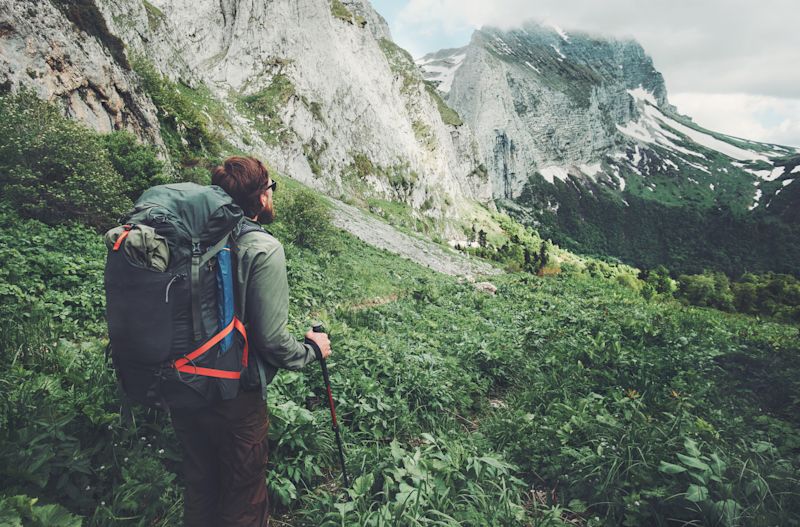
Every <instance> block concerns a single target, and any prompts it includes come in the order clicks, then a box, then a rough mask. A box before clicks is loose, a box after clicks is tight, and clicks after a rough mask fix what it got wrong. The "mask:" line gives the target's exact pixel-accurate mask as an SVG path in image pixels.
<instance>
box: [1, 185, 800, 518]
mask: <svg viewBox="0 0 800 527" xmlns="http://www.w3.org/2000/svg"><path fill="white" fill-rule="evenodd" d="M282 188H283V187H282ZM292 192H293V191H292ZM294 199H296V196H295V197H294ZM287 218H288V216H287ZM319 222H320V223H319V224H320V225H324V224H325V222H324V219H322V220H319ZM32 225H35V224H34V223H31V222H30V221H29V220H19V219H16V220H15V219H13V216H9V217H8V218H7V220H6V223H5V224H4V228H3V232H4V233H8V236H7V237H6V238H4V239H3V243H2V247H3V251H8V250H14V251H16V252H17V253H19V254H20V255H22V256H21V257H16V258H15V261H16V264H17V266H18V267H20V268H23V267H24V268H25V269H26V271H27V272H26V276H27V278H28V279H31V280H32V279H34V278H36V279H39V280H44V281H50V280H52V279H54V278H61V277H63V276H65V273H64V272H63V271H62V270H61V268H59V267H52V266H45V267H42V266H39V267H37V266H31V265H29V263H30V262H31V261H35V258H36V257H35V254H36V253H33V254H32V255H30V256H29V252H30V251H31V248H32V247H37V248H42V249H43V252H44V253H45V254H47V256H48V259H49V260H50V261H51V262H58V263H59V264H60V265H62V266H65V265H71V266H73V267H78V268H81V267H85V266H87V265H89V266H91V267H92V268H93V269H94V271H92V272H93V273H94V276H95V278H94V279H88V278H87V277H79V278H77V279H74V280H72V281H71V282H70V283H71V284H72V285H71V287H72V288H73V289H72V290H70V289H69V286H67V289H62V290H61V291H60V293H59V294H60V296H61V302H62V303H64V302H68V301H71V300H69V299H71V298H73V297H76V296H77V297H81V296H84V295H86V294H88V293H78V292H79V291H81V290H83V288H85V287H87V285H86V284H87V283H88V284H91V287H93V288H94V292H95V294H96V297H95V299H96V302H95V303H94V304H92V305H90V306H87V307H86V308H85V309H88V310H89V311H88V312H86V311H83V312H78V311H73V312H68V313H67V314H66V315H65V316H64V317H63V318H62V319H54V318H53V317H48V318H47V319H48V320H52V323H51V324H50V325H49V326H48V328H47V331H48V333H42V331H44V330H42V329H37V327H35V326H27V327H25V330H24V333H25V334H23V335H18V337H17V340H15V342H14V343H13V346H9V345H8V344H9V341H8V340H7V338H8V337H7V333H6V332H4V333H3V344H4V346H3V355H4V358H5V361H6V363H7V364H13V367H11V368H9V369H6V370H4V372H3V373H2V378H1V379H0V382H1V383H2V384H3V386H6V387H7V390H6V393H8V397H7V400H6V402H5V404H4V405H3V407H2V413H0V417H2V419H3V426H2V427H1V428H0V430H2V432H0V433H2V434H3V437H2V443H0V444H2V445H3V448H2V451H0V474H2V477H3V480H4V481H9V482H14V483H12V484H11V486H10V487H8V488H6V489H4V491H3V492H5V493H7V494H8V495H18V494H27V495H28V496H39V497H40V498H41V501H42V502H43V503H58V504H61V505H62V506H64V507H66V508H67V509H69V511H70V512H71V513H72V514H79V515H81V516H83V517H84V518H85V519H86V520H85V521H86V522H88V523H87V524H88V525H110V524H113V523H114V522H115V521H120V520H114V519H113V518H122V517H129V518H130V520H128V521H130V522H131V523H132V524H140V523H141V524H153V525H175V524H177V523H178V522H179V521H180V519H179V517H180V497H179V496H180V488H179V486H178V485H179V483H180V480H179V479H178V478H177V477H176V476H175V475H174V474H175V472H177V470H178V457H179V447H178V446H177V444H176V443H175V439H174V436H173V435H172V433H171V431H170V428H169V426H167V425H166V420H165V418H164V416H163V415H156V414H152V413H148V412H144V411H141V410H137V413H136V420H135V424H134V423H128V424H124V423H122V422H121V421H120V417H119V415H118V413H117V411H118V404H117V395H116V391H115V386H114V381H113V377H112V375H111V374H110V372H109V371H108V370H107V369H106V368H105V365H104V362H103V352H102V350H103V344H104V342H103V340H102V329H101V324H102V293H101V292H100V291H99V287H100V285H99V284H100V281H101V280H100V273H101V272H102V271H101V269H102V260H103V257H102V254H103V252H104V247H103V246H102V242H101V241H100V240H99V239H98V238H97V237H96V236H94V235H93V234H92V233H91V231H88V230H84V231H83V232H85V234H84V235H83V237H82V238H80V239H77V240H76V244H79V245H81V246H82V247H83V251H82V252H81V253H78V252H77V251H76V250H75V249H74V248H72V247H64V248H62V249H59V247H63V246H62V242H61V239H62V238H63V235H62V234H61V233H59V232H55V231H52V230H47V229H44V228H42V229H40V231H39V232H40V233H41V234H34V235H33V238H34V239H38V240H39V241H38V243H33V242H30V241H28V240H25V241H23V240H24V238H25V237H24V236H22V235H21V233H22V232H25V233H26V234H27V233H28V232H31V226H32ZM275 227H276V229H275V230H276V233H277V234H278V235H281V236H283V235H284V234H283V232H284V231H283V229H284V226H281V225H280V224H277V225H276V226H275ZM76 229H77V230H78V231H80V229H81V228H79V227H76ZM287 232H288V231H287ZM335 237H336V238H337V239H338V241H339V243H341V247H340V250H338V251H337V252H335V253H330V252H328V251H327V250H326V249H325V247H324V246H322V247H320V246H318V247H315V248H313V249H304V248H301V247H298V246H296V245H295V244H293V243H291V242H290V241H289V240H285V245H286V250H287V255H288V261H289V274H290V283H291V285H292V308H291V315H290V325H291V327H292V328H293V329H294V330H295V331H298V332H299V331H300V330H301V329H302V328H304V327H305V326H306V325H307V321H308V320H309V319H310V317H311V314H312V313H316V315H318V316H321V317H322V318H323V319H324V320H325V322H326V324H327V325H328V326H329V328H330V330H331V334H332V335H333V339H334V340H333V346H334V349H335V355H334V357H333V358H332V362H331V369H332V374H333V385H334V387H335V388H334V389H335V393H336V397H337V401H338V405H339V414H340V418H341V420H342V422H343V425H344V427H345V440H346V442H347V445H346V447H347V452H348V460H349V461H348V463H349V467H350V470H351V472H353V473H354V475H355V476H356V482H355V483H354V485H353V486H352V487H351V488H350V489H349V490H348V491H347V493H348V494H349V496H350V498H351V500H350V501H348V502H342V501H339V495H340V493H341V492H343V491H340V490H337V488H336V487H335V485H332V482H331V478H333V477H335V474H336V459H335V454H334V446H333V442H332V437H331V434H330V428H329V423H328V419H329V416H328V415H327V410H326V408H325V406H324V404H322V401H323V400H324V394H323V393H322V390H321V386H322V382H321V379H320V375H319V372H317V371H316V369H314V368H310V369H308V371H306V372H304V373H303V374H299V373H291V372H284V373H282V374H281V375H280V376H279V377H278V379H277V380H276V381H275V383H274V384H273V385H271V386H270V399H269V404H270V411H271V414H272V423H273V424H272V427H271V437H272V438H273V443H272V445H271V449H272V451H273V456H272V459H273V460H275V461H274V462H273V464H272V466H271V469H272V472H271V473H270V476H269V487H270V491H271V493H272V502H273V503H274V506H275V507H276V513H277V514H279V515H282V518H281V519H282V520H284V521H288V522H290V523H292V524H303V525H305V524H308V525H334V524H335V525H339V524H342V523H344V524H346V525H379V524H392V525H411V524H423V525H425V524H434V523H435V522H436V521H441V519H442V518H452V519H451V520H447V522H450V523H453V524H455V522H461V523H464V524H470V525H487V524H488V525H491V524H493V523H494V524H500V525H508V524H511V525H514V524H527V523H531V524H537V525H538V524H550V525H561V524H564V525H566V524H567V522H569V521H575V520H578V521H580V522H582V523H583V524H585V525H619V524H622V523H624V524H629V525H644V524H656V523H658V522H659V521H665V520H666V518H679V519H681V521H691V520H695V521H699V522H702V523H705V524H714V523H717V522H718V523H719V524H721V525H745V524H746V525H770V524H773V525H774V524H787V522H788V523H790V522H791V521H792V519H794V520H795V521H796V519H797V518H798V514H800V510H798V509H797V503H800V501H798V495H797V488H798V486H797V483H798V479H797V478H798V466H799V463H800V460H798V454H797V448H798V446H800V445H798V443H797V439H796V438H797V437H798V435H797V433H798V431H800V430H798V426H799V425H800V423H798V421H797V415H800V414H798V413H797V409H798V402H799V401H800V398H798V395H800V386H798V379H800V377H798V375H797V374H798V373H800V372H798V369H797V363H796V356H797V352H798V348H797V342H798V341H797V329H796V328H794V327H789V326H781V325H778V324H763V323H756V322H755V321H753V320H750V319H747V318H742V317H737V318H731V317H729V316H724V315H721V314H719V313H718V312H716V311H708V310H697V309H694V308H681V307H676V306H675V305H674V304H673V305H667V304H660V303H651V302H647V301H645V300H644V299H642V298H641V296H640V295H638V294H637V293H635V292H633V291H629V290H628V289H626V288H624V287H619V286H617V285H615V284H614V283H613V282H610V281H598V280H596V279H590V278H588V277H587V278H581V277H580V276H563V277H561V278H537V277H531V276H530V275H511V276H507V277H502V278H499V279H498V280H497V282H496V283H497V285H498V286H499V288H500V289H499V292H498V295H497V296H490V295H486V294H485V293H480V292H478V291H476V290H474V289H473V288H472V286H470V285H469V284H459V283H457V281H456V280H454V279H451V278H448V277H444V276H439V275H436V274H435V273H432V272H429V271H426V270H424V269H422V268H419V267H417V266H416V265H414V264H411V263H410V262H406V261H403V260H399V259H397V258H395V257H392V256H390V255H388V254H386V253H383V252H380V251H377V250H374V249H371V248H369V247H366V246H364V245H363V244H362V243H360V242H358V241H356V240H354V239H352V238H351V237H349V236H344V235H342V234H341V233H339V234H335ZM72 238H73V239H74V238H76V237H75V235H74V234H73V236H72ZM78 254H81V255H82V256H81V257H82V258H84V259H83V260H78V261H76V255H78ZM6 268H8V265H6V263H5V262H4V265H3V269H6ZM66 276H69V275H66ZM12 280H13V279H12ZM25 288H26V290H27V289H28V288H30V289H31V290H32V291H33V292H35V291H36V288H35V287H31V286H28V285H26V286H25ZM40 291H41V290H40ZM75 293H78V294H77V295H76V294H75ZM41 294H42V293H41V292H40V293H38V295H41ZM32 296H36V294H35V293H34V295H32ZM5 302H6V300H5V299H4V304H5ZM42 305H43V307H42V309H44V310H46V313H47V315H53V314H55V313H58V312H59V311H60V310H61V309H63V308H59V307H58V305H57V304H56V303H53V302H47V303H44V302H43V304H42ZM87 319H90V320H94V321H95V322H97V323H98V324H96V325H93V326H89V327H87V328H86V329H84V330H77V331H76V330H75V329H74V328H76V327H81V325H82V323H81V321H83V320H87ZM39 327H40V326H39ZM59 335H62V339H61V340H59V337H58V336H59ZM76 335H81V336H80V338H79V339H78V340H77V341H76V340H75V336H76ZM453 335H458V338H457V339H455V340H454V339H453ZM14 357H16V359H14ZM308 396H311V397H312V400H313V401H316V402H315V403H314V404H313V405H312V407H311V410H309V409H307V408H305V407H303V406H302V402H303V401H305V400H306V398H307V397H308ZM142 438H144V440H142ZM706 467H708V468H706ZM320 469H321V470H320ZM320 485H325V488H326V489H328V490H326V491H322V490H321V487H320ZM87 488H88V490H86V489H87ZM314 489H316V490H314ZM548 522H549V523H548Z"/></svg>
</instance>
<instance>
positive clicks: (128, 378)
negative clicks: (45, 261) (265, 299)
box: [105, 183, 248, 408]
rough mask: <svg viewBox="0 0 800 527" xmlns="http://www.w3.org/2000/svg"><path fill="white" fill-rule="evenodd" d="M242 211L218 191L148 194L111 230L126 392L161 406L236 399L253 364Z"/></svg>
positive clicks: (110, 316) (112, 294)
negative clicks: (238, 284) (234, 250)
mask: <svg viewBox="0 0 800 527" xmlns="http://www.w3.org/2000/svg"><path fill="white" fill-rule="evenodd" d="M242 217H243V213H242V210H241V209H240V208H239V207H238V206H237V205H235V204H234V203H233V201H232V200H231V198H230V196H229V195H228V194H227V193H226V192H225V191H224V190H222V189H221V188H219V187H216V186H200V185H196V184H194V183H178V184H170V185H160V186H157V187H152V188H150V189H149V190H147V191H145V192H144V193H143V194H142V196H141V197H140V198H139V200H138V201H137V202H136V204H135V206H134V209H133V210H132V211H131V212H130V213H129V214H128V216H127V217H126V218H125V220H124V221H125V225H123V226H121V227H117V228H115V229H112V230H111V231H109V232H108V233H106V243H107V244H108V246H109V251H108V259H107V261H106V269H105V290H106V317H107V320H108V334H109V340H110V347H111V358H112V360H113V364H114V367H115V369H116V371H117V374H118V378H119V380H120V383H121V385H122V388H123V390H124V392H125V394H126V395H127V396H128V397H129V398H130V399H131V400H133V401H135V402H138V403H142V404H145V405H149V406H155V407H161V408H198V407H203V406H207V405H208V404H211V403H213V402H215V401H218V400H222V399H231V398H233V397H235V396H236V395H237V393H238V391H239V379H240V377H241V373H242V371H243V369H244V368H246V367H247V363H248V348H247V335H246V332H245V328H244V325H243V324H242V322H241V321H240V320H239V319H238V318H237V317H236V313H235V312H234V305H235V302H234V294H235V291H234V287H233V277H232V273H233V269H232V264H233V261H232V258H231V254H230V249H231V246H232V244H233V242H234V239H235V237H236V235H237V234H239V231H240V229H241V228H242Z"/></svg>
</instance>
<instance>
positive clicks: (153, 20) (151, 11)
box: [142, 0, 165, 31]
mask: <svg viewBox="0 0 800 527" xmlns="http://www.w3.org/2000/svg"><path fill="white" fill-rule="evenodd" d="M142 3H143V4H144V9H145V11H146V12H147V23H148V25H149V26H150V30H151V31H153V30H155V29H157V28H158V27H159V26H160V25H161V24H162V23H163V22H164V19H165V17H164V12H163V11H161V10H160V9H159V8H157V7H156V6H154V5H153V4H151V3H150V2H148V1H147V0H142Z"/></svg>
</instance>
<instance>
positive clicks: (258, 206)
mask: <svg viewBox="0 0 800 527" xmlns="http://www.w3.org/2000/svg"><path fill="white" fill-rule="evenodd" d="M211 184H212V185H217V186H219V187H222V189H223V190H225V192H227V193H228V194H230V196H231V197H232V198H233V201H234V202H235V203H236V204H237V205H239V206H240V207H241V208H242V210H243V211H244V214H245V216H247V217H248V218H255V217H256V216H257V217H258V221H260V222H261V223H270V222H271V221H272V220H273V218H274V217H275V212H274V210H273V206H272V190H271V189H272V188H274V187H273V186H272V184H273V181H272V179H271V178H270V176H269V171H268V170H267V167H265V166H264V163H262V162H261V161H259V160H258V159H256V158H254V157H229V158H228V159H226V160H225V163H223V165H222V166H218V167H217V168H215V169H214V170H213V172H212V175H211Z"/></svg>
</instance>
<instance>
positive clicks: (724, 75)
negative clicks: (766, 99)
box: [392, 0, 800, 99]
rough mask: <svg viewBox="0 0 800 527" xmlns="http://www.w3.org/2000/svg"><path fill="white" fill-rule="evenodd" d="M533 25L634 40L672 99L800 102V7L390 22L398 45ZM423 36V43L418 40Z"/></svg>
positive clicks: (430, 12)
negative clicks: (680, 95) (742, 97)
mask: <svg viewBox="0 0 800 527" xmlns="http://www.w3.org/2000/svg"><path fill="white" fill-rule="evenodd" d="M529 19H535V20H540V21H551V22H554V23H556V24H558V25H559V26H561V27H563V28H564V29H566V30H567V32H569V30H570V29H573V30H582V31H587V32H593V33H600V34H604V35H613V36H617V37H633V38H636V39H637V40H638V41H639V42H640V43H641V44H642V45H643V46H644V48H645V50H646V51H647V52H648V53H649V54H650V55H651V56H652V57H653V60H654V62H655V65H656V68H657V69H659V71H661V72H662V73H663V74H664V77H665V78H666V80H667V86H668V88H669V89H670V91H674V92H688V91H695V92H708V93H752V94H759V95H771V96H775V97H787V98H796V99H800V68H797V67H796V65H797V64H798V62H800V31H798V20H800V2H797V1H796V0H761V1H758V2H756V1H754V0H702V1H693V0H648V1H644V2H642V1H639V2H636V1H634V0H603V1H598V0H534V1H531V0H493V1H492V2H487V1H486V0H408V1H407V2H406V3H405V5H404V6H403V7H402V8H401V9H400V11H399V14H398V15H397V17H396V20H395V21H393V28H392V29H393V31H394V32H395V36H396V38H397V40H398V43H399V44H400V45H401V46H404V47H408V48H411V50H412V51H413V52H414V53H415V54H420V53H422V52H428V51H435V50H434V49H421V48H420V44H419V42H420V41H426V40H430V39H431V37H432V36H437V37H438V39H439V40H446V38H447V37H448V36H461V37H462V40H461V41H459V42H450V43H448V44H447V45H446V46H443V47H455V46H461V45H464V44H466V38H464V37H463V35H465V34H466V35H468V34H469V30H470V29H471V28H478V27H480V26H483V25H492V26H498V27H502V28H509V27H513V26H515V25H519V24H520V23H521V22H523V21H525V20H529ZM419 37H422V38H419ZM467 38H468V37H467Z"/></svg>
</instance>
